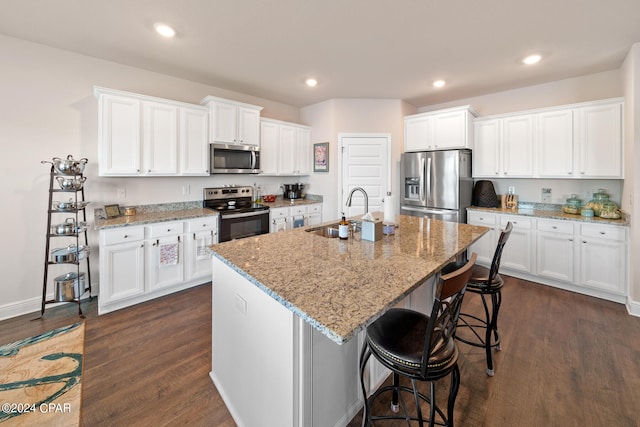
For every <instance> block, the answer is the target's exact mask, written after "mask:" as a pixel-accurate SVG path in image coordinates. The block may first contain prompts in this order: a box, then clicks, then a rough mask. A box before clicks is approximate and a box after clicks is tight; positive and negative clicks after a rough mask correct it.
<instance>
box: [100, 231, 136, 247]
mask: <svg viewBox="0 0 640 427" xmlns="http://www.w3.org/2000/svg"><path fill="white" fill-rule="evenodd" d="M143 239H144V227H122V228H116V229H114V230H103V231H102V243H103V244H104V245H117V244H119V243H127V242H134V241H136V240H143Z"/></svg>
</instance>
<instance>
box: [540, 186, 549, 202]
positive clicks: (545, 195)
mask: <svg viewBox="0 0 640 427" xmlns="http://www.w3.org/2000/svg"><path fill="white" fill-rule="evenodd" d="M542 203H551V189H550V188H543V189H542Z"/></svg>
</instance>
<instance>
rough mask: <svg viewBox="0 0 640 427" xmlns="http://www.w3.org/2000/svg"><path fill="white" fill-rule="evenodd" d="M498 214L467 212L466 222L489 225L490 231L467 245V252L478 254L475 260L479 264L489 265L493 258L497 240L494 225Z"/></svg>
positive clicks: (496, 222) (497, 220)
mask: <svg viewBox="0 0 640 427" xmlns="http://www.w3.org/2000/svg"><path fill="white" fill-rule="evenodd" d="M499 220H500V218H499V215H497V214H494V213H489V212H477V211H470V212H468V213H467V224H470V225H481V226H483V227H489V228H490V231H489V232H488V233H486V234H485V235H484V236H482V237H481V238H480V240H478V241H477V242H475V243H474V244H473V245H471V246H469V249H468V250H467V253H469V254H470V253H472V252H475V253H477V254H478V258H477V262H478V263H479V264H484V265H489V264H491V261H492V260H493V254H494V252H495V251H496V243H497V241H498V236H499V234H498V232H497V231H496V225H497V224H499Z"/></svg>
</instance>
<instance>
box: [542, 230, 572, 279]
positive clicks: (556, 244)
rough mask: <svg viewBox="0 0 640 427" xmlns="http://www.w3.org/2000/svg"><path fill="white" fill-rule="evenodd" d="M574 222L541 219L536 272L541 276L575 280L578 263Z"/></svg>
mask: <svg viewBox="0 0 640 427" xmlns="http://www.w3.org/2000/svg"><path fill="white" fill-rule="evenodd" d="M573 225H574V224H573V223H572V222H568V221H558V220H552V219H539V220H538V225H537V233H536V256H537V261H538V262H537V268H536V274H537V275H538V276H541V277H546V278H549V279H554V280H559V281H563V282H573V280H574V265H575V264H576V258H575V256H574V254H575V249H574V248H575V239H574V229H573Z"/></svg>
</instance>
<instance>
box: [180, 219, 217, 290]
mask: <svg viewBox="0 0 640 427" xmlns="http://www.w3.org/2000/svg"><path fill="white" fill-rule="evenodd" d="M185 226H186V233H185V239H184V254H185V276H186V280H188V281H189V280H198V279H206V280H209V279H210V278H211V252H209V246H210V245H215V244H216V243H218V217H215V216H214V217H207V218H201V219H196V220H191V221H187V222H186V223H185Z"/></svg>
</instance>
